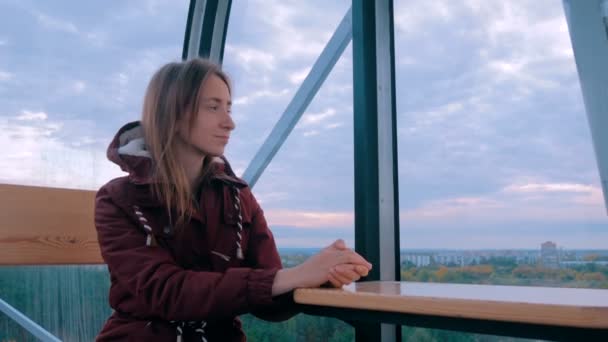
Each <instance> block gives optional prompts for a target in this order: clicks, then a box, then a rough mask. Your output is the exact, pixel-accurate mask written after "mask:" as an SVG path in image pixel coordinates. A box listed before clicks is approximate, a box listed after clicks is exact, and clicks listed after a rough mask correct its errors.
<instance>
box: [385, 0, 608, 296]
mask: <svg viewBox="0 0 608 342" xmlns="http://www.w3.org/2000/svg"><path fill="white" fill-rule="evenodd" d="M395 24H396V28H395V37H396V42H395V44H396V68H397V73H396V79H397V112H398V121H399V127H398V130H399V170H400V174H399V176H400V177H399V182H400V184H399V185H400V206H401V208H400V211H401V239H402V240H401V246H402V248H403V251H402V266H403V267H402V277H403V279H404V280H419V281H439V282H461V283H462V282H465V283H483V284H507V285H509V284H510V285H539V286H558V287H599V288H608V266H607V265H606V261H607V260H608V251H607V250H606V246H608V229H607V228H608V219H607V217H606V211H605V208H604V203H603V199H602V193H601V187H600V181H599V176H598V169H597V165H596V161H595V157H594V154H593V148H592V143H591V137H590V131H589V126H588V123H587V117H586V114H585V108H584V106H583V101H582V96H581V90H580V85H579V82H578V75H577V71H576V66H575V62H574V58H573V53H572V48H571V43H570V39H569V34H568V27H567V24H566V20H565V17H564V11H563V8H562V2H561V1H558V0H546V1H534V2H530V1H506V2H505V1H503V2H493V1H491V2H455V1H434V2H416V1H396V2H395Z"/></svg>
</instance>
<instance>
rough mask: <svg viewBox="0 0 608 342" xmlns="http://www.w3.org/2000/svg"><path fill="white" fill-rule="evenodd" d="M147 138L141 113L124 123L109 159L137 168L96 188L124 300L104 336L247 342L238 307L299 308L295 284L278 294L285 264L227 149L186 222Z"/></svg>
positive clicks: (281, 314)
mask: <svg viewBox="0 0 608 342" xmlns="http://www.w3.org/2000/svg"><path fill="white" fill-rule="evenodd" d="M144 146H145V144H144V141H143V135H142V129H141V125H140V123H139V122H132V123H129V124H127V125H125V126H124V127H123V128H121V129H120V130H119V132H118V133H117V134H116V137H115V138H114V140H113V141H112V143H111V144H110V147H109V148H108V158H109V159H110V160H111V161H113V162H115V163H116V164H118V165H119V166H120V167H121V168H122V170H123V171H125V172H128V173H129V175H128V176H125V177H121V178H116V179H114V180H112V181H110V182H108V183H107V184H106V185H104V186H102V187H101V189H100V190H99V191H98V193H97V197H96V202H95V226H96V228H97V234H98V239H99V244H100V247H101V254H102V256H103V259H104V261H105V262H106V264H107V265H108V270H109V272H110V278H111V288H110V295H109V301H110V306H111V307H112V309H114V312H113V314H112V316H111V317H110V318H109V319H108V321H107V322H106V324H105V325H104V327H103V329H102V331H101V332H100V334H99V336H98V337H97V340H98V341H176V338H177V337H178V336H179V335H181V337H180V338H181V339H182V341H184V342H186V341H205V340H206V341H209V342H211V341H244V340H245V335H244V333H243V331H242V329H241V323H240V320H239V319H238V318H237V316H238V315H241V314H244V313H253V314H254V315H256V316H258V317H260V318H263V319H268V320H283V319H286V318H289V317H290V316H292V315H293V314H294V313H295V311H293V310H294V308H293V301H292V296H291V293H289V294H286V295H283V296H280V297H274V298H273V297H272V295H271V292H272V283H273V281H274V278H275V275H276V272H277V271H278V270H279V269H280V268H281V267H282V265H281V259H280V257H279V255H278V252H277V248H276V245H275V242H274V238H273V235H272V233H271V231H270V230H269V229H268V226H267V224H266V220H265V219H264V214H263V212H262V209H261V208H260V206H259V205H258V203H257V201H256V199H255V198H254V196H253V194H252V193H251V191H250V189H249V187H248V186H247V184H246V183H245V182H244V181H243V180H241V179H239V178H237V177H236V176H235V175H234V173H233V172H232V169H231V168H230V165H229V164H228V162H227V161H226V160H225V158H216V160H214V163H213V164H212V168H211V170H212V171H211V178H210V179H211V181H210V182H208V184H207V185H205V186H204V187H203V188H202V189H201V190H200V191H199V194H200V195H198V198H199V201H198V206H197V208H196V209H195V212H194V214H193V215H192V217H191V218H190V220H189V221H187V223H186V224H185V225H184V226H182V227H180V229H179V230H177V229H175V227H174V226H173V223H172V222H171V220H170V218H169V216H170V215H169V214H168V212H167V210H166V209H165V207H164V206H163V204H162V203H160V201H158V200H157V199H156V198H155V196H153V194H152V191H151V182H152V178H151V177H150V175H151V165H152V163H151V158H150V156H149V153H148V152H147V151H146V150H145V147H144ZM236 198H238V200H237V199H236ZM235 204H236V205H235ZM239 214H240V215H241V220H242V232H241V233H240V239H239V228H238V221H239ZM171 216H173V217H174V216H175V215H171ZM239 240H240V241H239ZM237 242H240V246H241V248H242V252H243V256H244V258H243V259H242V260H241V259H239V258H237V245H238V243H237Z"/></svg>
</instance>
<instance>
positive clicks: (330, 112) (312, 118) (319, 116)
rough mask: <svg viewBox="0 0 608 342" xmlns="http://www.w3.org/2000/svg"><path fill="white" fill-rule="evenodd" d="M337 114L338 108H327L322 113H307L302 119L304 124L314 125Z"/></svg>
mask: <svg viewBox="0 0 608 342" xmlns="http://www.w3.org/2000/svg"><path fill="white" fill-rule="evenodd" d="M335 115H336V110H335V109H334V108H327V109H326V110H325V111H323V112H321V113H305V114H304V115H303V116H302V119H301V122H302V123H301V125H302V126H312V125H317V124H320V123H322V122H324V121H326V120H327V119H329V118H331V117H333V116H335Z"/></svg>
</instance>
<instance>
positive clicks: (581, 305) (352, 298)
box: [294, 281, 608, 329]
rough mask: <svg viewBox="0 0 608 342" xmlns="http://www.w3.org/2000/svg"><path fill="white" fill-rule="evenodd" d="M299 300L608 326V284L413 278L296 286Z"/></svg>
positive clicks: (402, 311)
mask: <svg viewBox="0 0 608 342" xmlns="http://www.w3.org/2000/svg"><path fill="white" fill-rule="evenodd" d="M294 300H295V302H296V303H300V304H309V305H319V306H326V307H327V306H329V307H340V308H351V309H364V310H377V311H387V312H400V313H408V314H420V315H432V316H442V317H459V318H470V319H482V320H496V321H504V322H519V323H528V324H545V325H553V326H565V327H578V328H596V329H597V328H601V329H606V328H608V290H599V289H574V288H547V287H529V286H495V285H464V284H436V283H413V282H412V283H410V282H384V281H381V282H376V281H374V282H361V283H355V284H351V285H349V286H345V287H344V288H343V289H297V290H296V291H295V294H294Z"/></svg>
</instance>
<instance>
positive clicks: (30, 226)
mask: <svg viewBox="0 0 608 342" xmlns="http://www.w3.org/2000/svg"><path fill="white" fill-rule="evenodd" d="M94 207H95V191H86V190H68V189H56V188H45V187H34V186H23V185H6V184H0V265H53V264H56V265H61V264H102V263H103V260H102V258H101V253H100V251H99V245H98V244H97V232H96V231H95V225H94V223H93V212H94V209H95V208H94Z"/></svg>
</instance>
